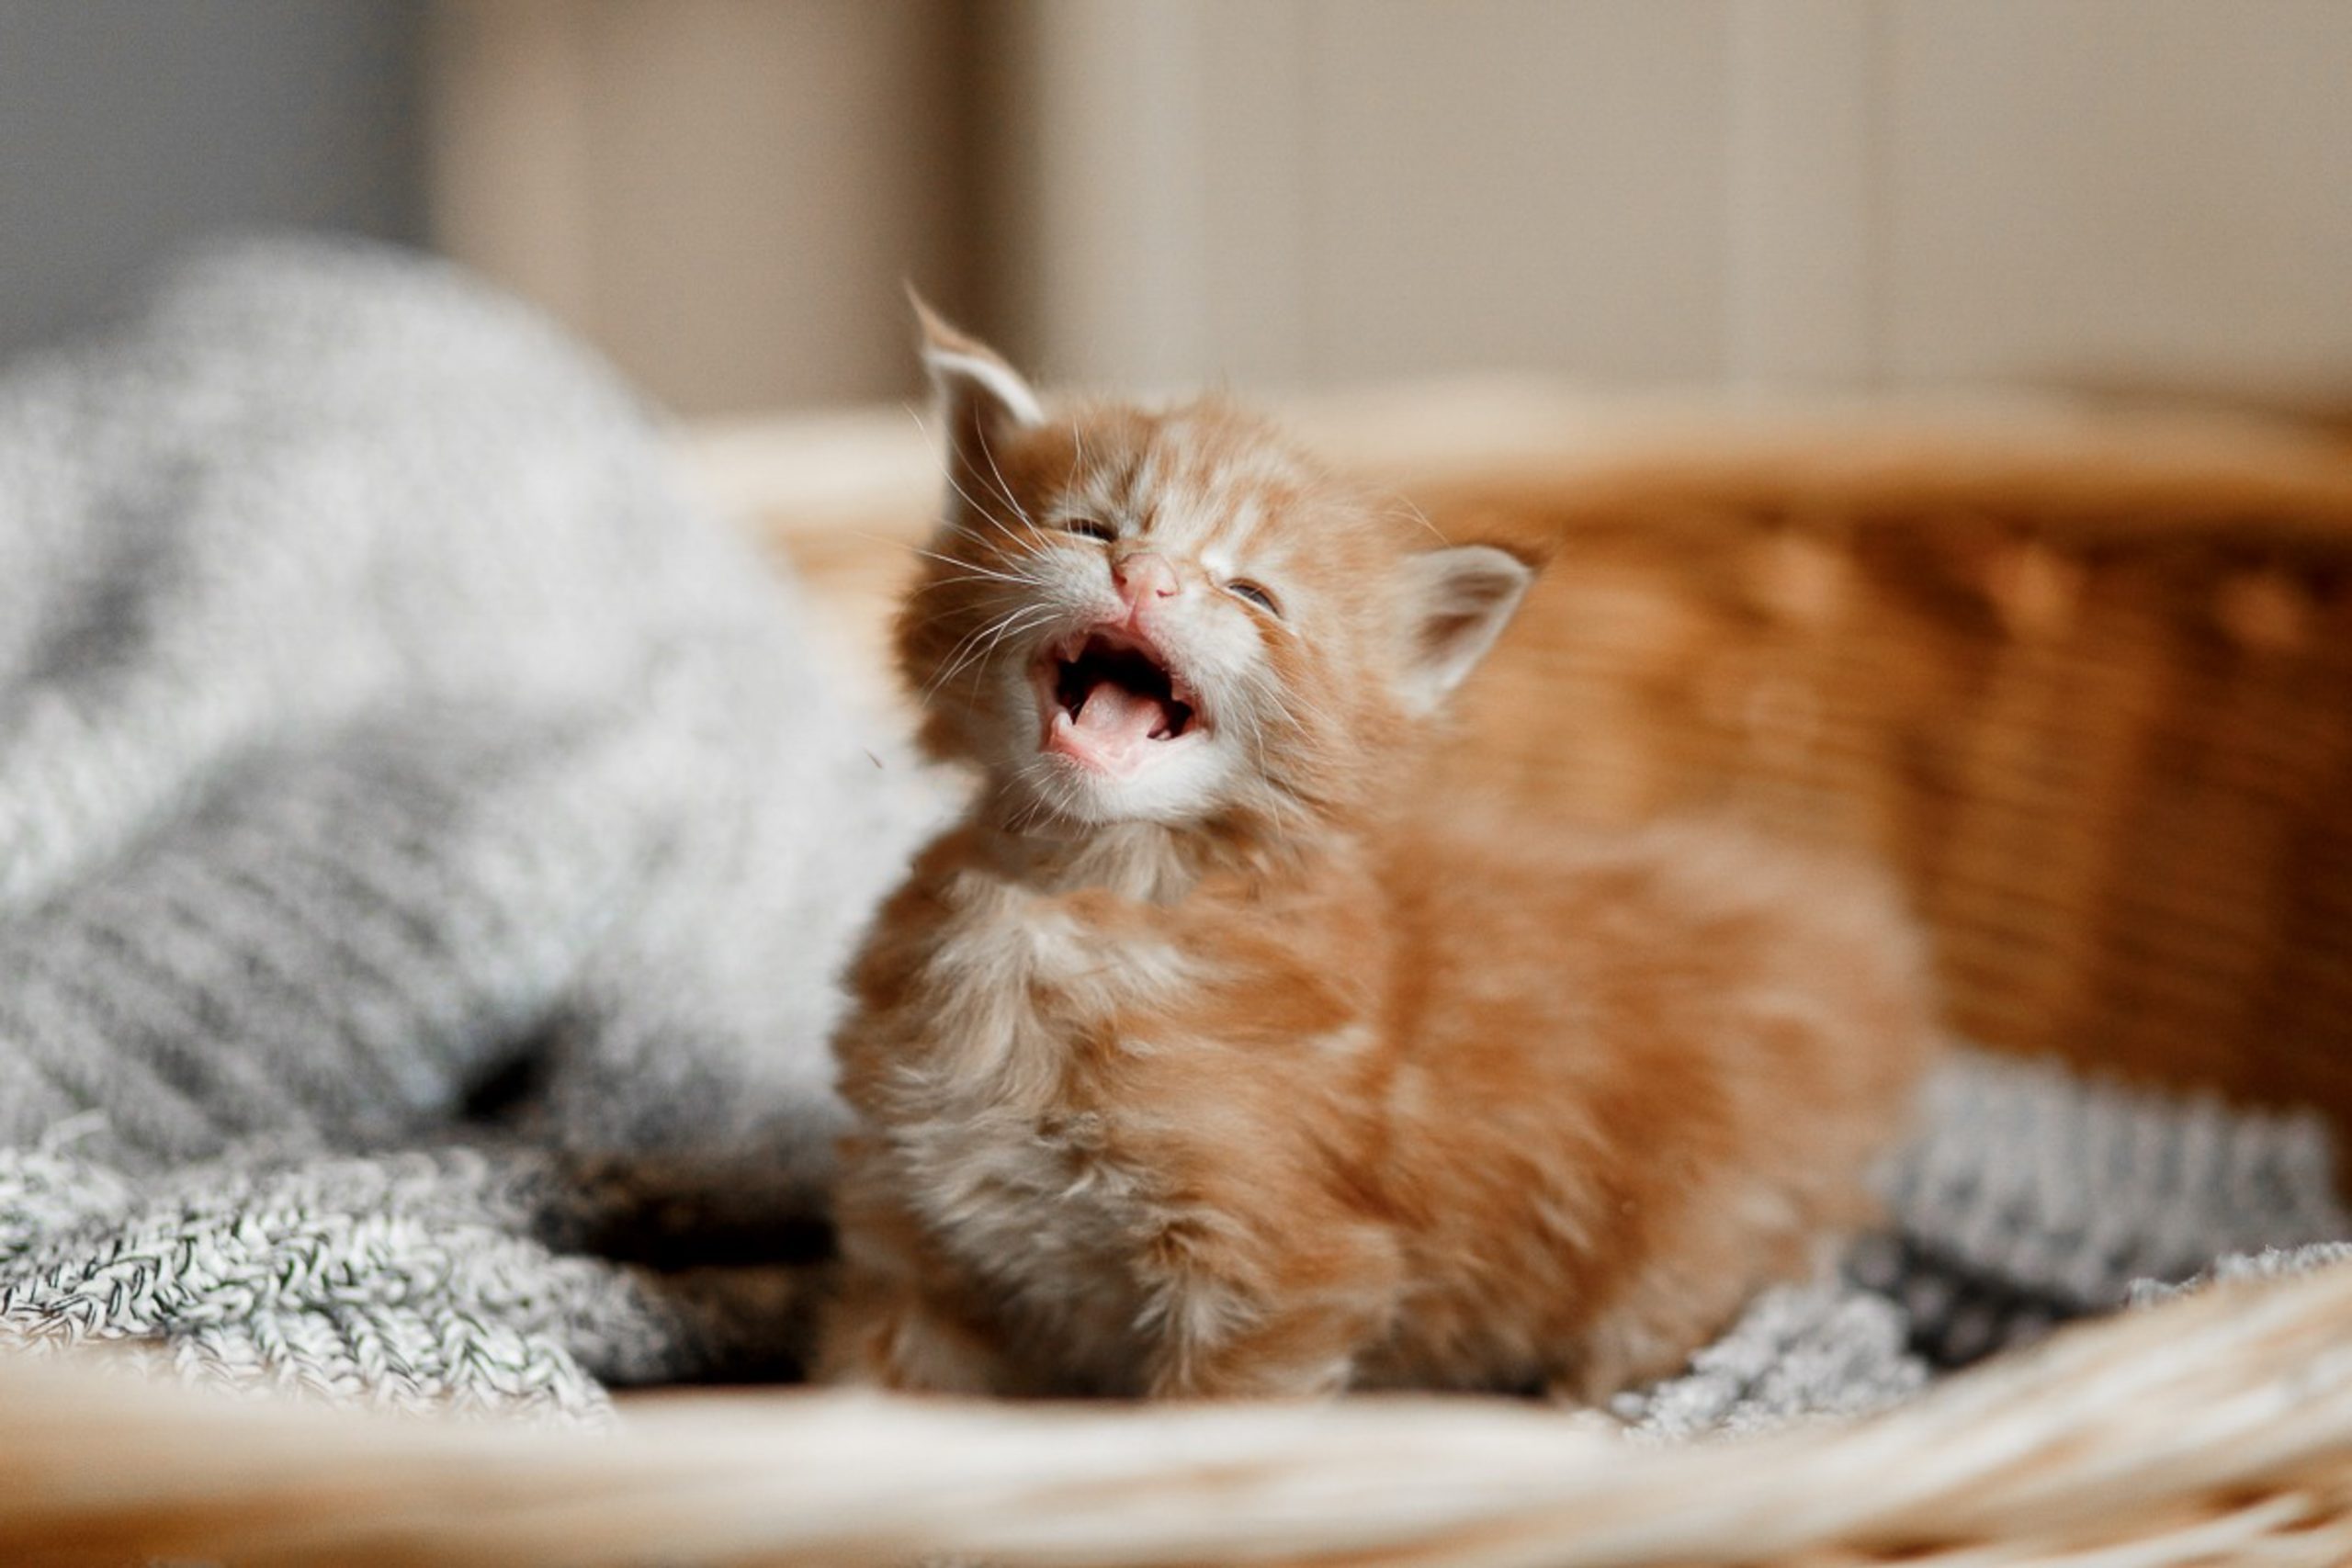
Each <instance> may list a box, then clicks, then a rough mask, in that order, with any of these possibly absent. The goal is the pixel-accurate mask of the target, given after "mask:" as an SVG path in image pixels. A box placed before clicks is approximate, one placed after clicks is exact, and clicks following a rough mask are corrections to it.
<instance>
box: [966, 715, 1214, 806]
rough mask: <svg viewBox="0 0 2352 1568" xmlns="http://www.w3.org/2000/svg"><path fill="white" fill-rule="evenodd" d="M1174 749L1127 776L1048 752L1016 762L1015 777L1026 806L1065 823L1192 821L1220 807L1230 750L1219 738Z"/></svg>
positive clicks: (1210, 737)
mask: <svg viewBox="0 0 2352 1568" xmlns="http://www.w3.org/2000/svg"><path fill="white" fill-rule="evenodd" d="M1170 745H1171V746H1172V747H1173V750H1170V753H1169V754H1168V755H1167V756H1165V757H1162V758H1159V759H1158V760H1156V761H1151V762H1148V763H1147V764H1146V765H1145V766H1143V767H1141V768H1139V769H1137V770H1136V772H1135V773H1131V774H1128V775H1126V776H1125V777H1120V776H1118V775H1115V774H1112V773H1104V772H1103V771H1101V770H1100V769H1096V768H1091V767H1089V766H1087V765H1086V764H1085V763H1083V762H1080V761H1074V760H1073V759H1071V758H1069V757H1067V756H1064V755H1062V754H1060V753H1058V752H1054V751H1047V750H1031V751H1029V752H1027V753H1026V754H1025V755H1023V756H1021V757H1019V758H1017V759H1013V760H1012V761H1013V766H1012V769H1011V773H1012V779H1013V780H1014V782H1015V784H1016V785H1017V787H1018V788H1019V790H1020V793H1021V794H1022V795H1023V796H1025V797H1026V800H1025V804H1032V805H1035V806H1039V807H1043V808H1044V810H1045V811H1046V813H1048V814H1050V815H1051V816H1052V817H1055V818H1060V819H1061V820H1063V821H1068V822H1077V823H1082V824H1086V825H1088V826H1100V825H1103V824H1106V823H1112V822H1184V821H1190V820H1193V819H1194V818H1199V817H1201V816H1204V815H1205V814H1206V813H1207V812H1208V811H1209V810H1210V809H1211V808H1212V807H1214V806H1215V805H1216V796H1217V791H1218V787H1219V786H1220V785H1221V784H1223V783H1224V782H1225V778H1226V773H1227V761H1226V755H1225V747H1224V744H1223V742H1222V741H1221V740H1220V739H1218V738H1217V737H1216V736H1215V735H1203V736H1201V737H1200V738H1199V739H1196V740H1193V741H1191V742H1189V743H1184V744H1177V743H1173V742H1171V743H1170Z"/></svg>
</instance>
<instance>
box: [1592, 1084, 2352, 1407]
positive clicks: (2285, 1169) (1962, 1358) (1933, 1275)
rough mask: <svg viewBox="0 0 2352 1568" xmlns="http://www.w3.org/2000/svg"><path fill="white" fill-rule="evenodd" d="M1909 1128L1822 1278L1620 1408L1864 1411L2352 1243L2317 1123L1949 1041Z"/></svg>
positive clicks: (1784, 1292)
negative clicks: (1879, 1197) (2068, 1335)
mask: <svg viewBox="0 0 2352 1568" xmlns="http://www.w3.org/2000/svg"><path fill="white" fill-rule="evenodd" d="M1920 1120H1921V1131H1920V1134H1919V1135H1918V1136H1917V1138H1916V1139H1915V1140H1914V1141H1913V1143H1912V1144H1911V1145H1910V1146H1908V1147H1906V1148H1905V1149H1904V1150H1903V1151H1902V1152H1901V1153H1900V1154H1899V1155H1898V1156H1896V1157H1894V1159H1893V1160H1891V1161H1889V1162H1888V1165H1887V1167H1886V1168H1885V1170H1884V1171H1883V1179H1882V1181H1881V1187H1882V1190H1883V1192H1884V1194H1885V1198H1886V1203H1887V1213H1888V1220H1889V1222H1890V1223H1889V1224H1888V1226H1887V1228H1886V1229H1885V1230H1884V1231H1883V1232H1881V1233H1879V1234H1877V1235H1870V1236H1866V1237H1864V1238H1863V1239H1862V1240H1861V1241H1860V1243H1858V1244H1857V1245H1856V1246H1855V1247H1852V1248H1851V1249H1850V1250H1849V1253H1848V1254H1847V1256H1846V1257H1845V1258H1844V1259H1843V1260H1842V1263H1841V1265H1840V1266H1839V1267H1838V1269H1836V1270H1835V1273H1834V1277H1832V1278H1830V1279H1827V1280H1823V1281H1821V1282H1819V1283H1816V1284H1814V1285H1811V1286H1806V1287H1788V1288H1784V1289H1781V1290H1776V1291H1771V1292H1767V1293H1766V1294H1765V1295H1764V1296H1762V1297H1761V1298H1759V1299H1758V1301H1757V1302H1756V1303H1755V1304H1754V1305H1753V1306H1752V1307H1751V1308H1750V1310H1749V1311H1748V1312H1747V1314H1746V1315H1745V1316H1744V1317H1743V1318H1742V1319H1741V1320H1740V1322H1739V1323H1738V1324H1737V1325H1735V1326H1734V1328H1733V1329H1732V1331H1731V1332H1730V1333H1729V1334H1727V1335H1726V1336H1724V1338H1723V1339H1722V1340H1720V1341H1718V1342H1717V1343H1716V1344H1715V1345H1713V1346H1712V1347H1710V1348H1708V1349H1707V1350H1705V1351H1703V1352H1702V1353H1701V1354H1700V1355H1699V1356H1698V1357H1697V1358H1696V1359H1694V1361H1693V1363H1692V1365H1691V1369H1690V1371H1689V1372H1688V1373H1687V1374H1686V1375H1684V1376H1682V1377H1679V1378H1675V1379H1671V1380H1669V1381H1668V1382H1664V1383H1660V1384H1658V1385H1657V1386H1655V1387H1653V1388H1649V1389H1646V1390H1643V1391H1641V1392H1639V1393H1633V1394H1628V1395H1626V1396H1624V1397H1623V1398H1621V1399H1620V1400H1618V1401H1617V1402H1616V1406H1615V1411H1614V1413H1615V1414H1616V1415H1617V1416H1619V1417H1620V1418H1622V1419H1623V1420H1624V1421H1625V1422H1626V1423H1628V1424H1629V1425H1630V1426H1632V1427H1634V1429H1635V1430H1636V1431H1638V1432H1641V1433H1644V1434H1645V1435H1648V1436H1652V1437H1657V1438H1682V1437H1691V1436H1697V1435H1702V1434H1706V1433H1714V1432H1739V1431H1752V1430H1757V1429H1759V1428H1763V1427H1772V1426H1777V1425H1780V1424H1781V1423H1783V1422H1786V1421H1789V1420H1792V1419H1796V1418H1799V1417H1807V1416H1832V1415H1857V1414H1860V1413H1863V1412H1866V1411H1870V1410H1874V1409H1880V1408H1883V1407H1884V1406H1886V1405H1889V1404H1894V1403H1896V1402H1898V1401H1900V1400H1901V1399H1903V1398H1904V1397H1905V1396H1906V1395H1908V1394H1911V1393H1916V1392H1917V1390H1918V1389H1920V1388H1921V1387H1923V1386H1924V1385H1925V1384H1926V1383H1927V1382H1928V1380H1929V1379H1930V1378H1931V1377H1933V1376H1934V1375H1935V1374H1936V1373H1937V1372H1939V1371H1946V1370H1949V1369H1951V1368H1953V1367H1958V1366H1963V1365H1966V1364H1967V1363H1969V1362H1971V1361H1973V1360H1976V1359H1981V1358H1982V1357H1985V1356H1987V1355H1991V1354H1993V1353H1995V1352H1996V1351H1999V1350H2003V1349H2007V1348H2014V1347H2017V1346H2019V1345H2022V1344H2025V1343H2028V1342H2030V1341H2031V1340H2033V1339H2035V1338H2037V1337H2041V1335H2043V1334H2045V1333H2047V1332H2048V1331H2049V1330H2050V1329H2051V1328H2052V1327H2053V1326H2054V1325H2058V1324H2060V1323H2063V1322H2064V1321H2067V1320H2068V1319H2072V1318H2075V1317H2080V1316H2083V1315H2086V1314H2091V1313H2098V1312H2104V1311H2108V1310H2111V1309H2113V1308H2116V1307H2119V1306H2123V1305H2126V1304H2131V1303H2143V1302H2147V1301H2152V1300H2157V1299H2161V1298H2162V1296H2163V1295H2164V1294H2165V1293H2166V1292H2167V1291H2168V1290H2169V1289H2170V1288H2172V1287H2173V1286H2174V1285H2175V1284H2177V1283H2178V1282H2182V1281H2188V1280H2202V1279H2205V1278H2211V1277H2216V1276H2219V1277H2234V1276H2236V1275H2239V1274H2243V1273H2247V1272H2264V1273H2279V1272H2288V1271H2292V1270H2295V1269H2309V1268H2317V1267H2322V1266H2324V1265H2326V1264H2329V1263H2332V1262H2335V1261H2337V1260H2338V1259H2340V1258H2345V1257H2346V1256H2347V1254H2352V1248H2346V1247H2343V1246H2341V1245H2337V1244H2339V1243H2342V1242H2344V1241H2346V1240H2347V1239H2352V1213H2347V1212H2346V1209H2345V1207H2344V1205H2343V1203H2342V1202H2341V1201H2340V1200H2339V1199H2338V1198H2337V1196H2336V1183H2335V1151H2334V1147H2333V1145H2332V1144H2331V1141H2330V1139H2329V1137H2328V1134H2327V1130H2326V1128H2325V1127H2324V1124H2323V1123H2322V1122H2320V1121H2319V1119H2318V1118H2317V1117H2316V1116H2313V1115H2310V1114H2301V1113H2297V1114H2266V1113H2261V1112H2256V1111H2231V1110H2226V1109H2224V1108H2223V1107H2222V1105H2221V1104H2220V1103H2219V1102H2217V1101H2215V1100H2210V1099H2202V1098H2197V1099H2188V1100H2179V1099H2174V1098H2170V1097H2167V1096H2165V1095H2162V1094H2157V1093H2154V1092H2151V1091H2147V1090H2142V1089H2124V1088H2120V1087H2118V1086H2115V1085H2110V1084H2098V1083H2086V1082H2083V1081H2081V1080H2079V1079H2076V1078H2075V1077H2070V1076H2068V1075H2067V1074H2066V1073H2064V1072H2063V1071H2062V1070H2060V1069H2059V1068H2057V1067H2055V1066H2050V1065H2047V1064H2041V1063H2019V1062H2013V1061H2007V1060H2001V1059H1997V1058H1994V1057H1989V1056H1985V1055H1979V1054H1976V1053H1973V1052H1965V1051H1956V1052H1954V1053H1953V1054H1952V1055H1951V1059H1950V1060H1949V1061H1948V1062H1947V1063H1946V1065H1945V1066H1943V1067H1942V1069H1941V1070H1940V1071H1939V1072H1938V1074H1937V1075H1936V1076H1935V1077H1934V1078H1933V1080H1932V1081H1931V1082H1930V1083H1929V1085H1928V1093H1927V1094H1926V1096H1925V1097H1924V1107H1923V1112H1922V1115H1921V1119H1920ZM2246 1255H2258V1257H2248V1256H2246Z"/></svg>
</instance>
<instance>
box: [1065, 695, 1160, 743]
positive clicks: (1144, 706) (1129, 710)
mask: <svg viewBox="0 0 2352 1568" xmlns="http://www.w3.org/2000/svg"><path fill="white" fill-rule="evenodd" d="M1076 722H1077V724H1078V728H1080V729H1086V730H1091V731H1093V732H1094V733H1095V734H1097V735H1103V736H1112V735H1125V736H1127V737H1129V738H1131V739H1136V740H1148V739H1150V738H1151V732H1152V731H1153V730H1155V729H1158V728H1159V727H1160V726H1161V725H1163V724H1165V723H1167V722H1168V710H1167V709H1166V708H1164V707H1162V706H1160V704H1159V698H1158V697H1149V696H1146V695H1145V694H1143V693H1141V692H1130V691H1128V690H1127V689H1126V688H1125V686H1122V685H1120V684H1119V683H1118V682H1116V681H1097V682H1095V683H1094V689H1093V690H1092V691H1091V692H1089V693H1087V694H1086V700H1085V701H1084V702H1082V703H1080V705H1079V706H1078V716H1077V720H1076Z"/></svg>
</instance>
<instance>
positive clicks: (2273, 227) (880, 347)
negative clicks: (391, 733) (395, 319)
mask: <svg viewBox="0 0 2352 1568" xmlns="http://www.w3.org/2000/svg"><path fill="white" fill-rule="evenodd" d="M2346 84H2352V0H170V3H168V4H158V3H156V0H70V3H68V0H0V149H5V152H6V155H5V156H0V352H6V351H8V350H12V349H15V348H18V347H21V346H24V345H26V344H30V343H35V342H40V341H44V340H48V339H53V338H55V337H58V336H62V335H64V334H67V333H71V332H74V331H77V330H81V329H82V328H84V327H86V326H87V325H88V324H89V323H90V322H92V321H95V320H97V319H99V318H100V317H101V316H102V315H103V313H104V311H105V310H106V309H107V306H108V303H109V301H111V300H113V299H117V298H119V295H120V294H121V291H122V290H123V288H125V287H126V286H127V285H128V283H129V280H130V278H131V277H132V276H135V275H136V274H137V273H138V272H139V271H141V270H142V269H143V268H145V267H147V266H149V265H153V263H154V262H155V261H156V260H158V259H159V258H161V257H162V256H164V255H165V254H168V253H169V252H170V251H171V250H172V249H174V248H175V247H176V246H178V245H180V244H183V243H186V242H187V241H188V240H189V239H190V238H192V237H196V236H199V235H201V234H204V233H206V232H209V231H214V230H218V229H222V228H239V227H249V226H252V225H254V224H287V223H292V224H298V225H302V226H309V227H327V228H334V229H345V230H354V231H360V232H365V233H369V234H376V235H381V236H384V237H388V238H392V239H396V240H404V241H407V242H410V243H424V244H436V245H439V246H441V247H443V248H445V249H447V250H448V251H449V252H451V253H453V254H456V255H458V256H459V257H461V258H463V259H465V260H467V261H469V262H471V263H473V264H475V265H478V266H480V267H481V268H483V269H484V270H486V271H488V272H490V273H491V274H492V275H493V276H497V277H500V278H502V279H503V280H505V281H507V282H508V283H510V284H512V285H513V286H514V287H515V288H519V289H521V290H522V291H524V292H525V293H526V294H528V295H530V296H532V297H533V298H535V299H539V300H541V301H543V302H544V303H546V304H547V305H548V306H549V307H550V308H552V309H553V310H555V311H557V312H558V313H559V314H560V315H561V316H562V317H564V318H565V319H566V320H568V321H571V322H572V323H573V324H575V325H576V326H577V327H579V328H580V329H581V330H582V331H583V332H584V333H587V334H588V335H589V336H590V337H591V338H592V339H594V341H595V342H596V343H598V344H600V345H602V346H603V347H604V348H605V349H606V350H607V351H608V352H609V353H611V354H612V355H614V356H615V357H616V358H617V359H618V360H619V362H620V363H621V364H622V366H623V367H625V368H626V369H627V370H628V371H629V372H630V373H631V374H633V375H634V376H636V377H637V378H639V379H640V380H641V381H642V382H643V383H644V384H645V385H646V386H647V387H648V388H649V389H651V390H652V391H653V392H654V393H655V394H656V395H657V396H658V397H660V398H661V399H662V400H665V401H667V402H668V403H670V404H671V405H672V406H673V407H675V408H677V409H678V410H680V411H682V412H686V413H689V414H734V413H748V412H763V411H771V410H784V409H793V408H805V407H809V406H812V405H831V404H839V403H843V402H854V401H859V400H875V399H888V398H894V397H901V396H905V395H908V394H910V393H911V392H913V391H914V389H915V386H914V375H913V370H912V367H911V365H910V357H909V355H908V352H907V341H908V330H907V317H906V310H905V307H904V303H903V301H902V299H901V297H900V293H899V284H900V280H901V279H902V278H906V279H911V280H913V281H915V282H916V283H918V284H919V285H920V286H921V287H922V288H924V289H925V290H926V291H928V292H930V293H931V294H932V295H933V296H934V297H935V298H936V299H938V300H939V302H940V303H941V304H942V305H943V306H944V307H945V308H946V309H948V310H950V311H951V312H953V313H955V314H956V315H957V316H959V317H961V318H963V319H964V320H965V321H967V322H968V323H969V324H971V325H972V326H974V327H975V328H977V329H978V330H980V331H982V332H983V333H988V334H989V335H991V336H993V337H996V338H998V339H999V340H1000V341H1001V342H1002V343H1003V344H1004V345H1005V346H1006V347H1007V348H1008V349H1010V350H1011V351H1012V352H1013V353H1014V354H1015V355H1018V356H1019V357H1020V358H1021V359H1022V360H1023V362H1024V363H1026V364H1029V365H1031V366H1032V367H1036V368H1038V369H1039V370H1041V371H1042V372H1043V373H1044V374H1046V376H1048V377H1051V378H1068V379H1077V380H1081V381H1091V382H1115V383H1119V384H1122V385H1134V384H1137V383H1142V384H1148V385H1158V384H1177V383H1193V382H1198V381H1204V380H1220V379H1224V380H1230V381H1232V382H1234V383H1237V384H1240V385H1243V386H1245V387H1250V388H1256V389H1292V388H1304V389H1316V388H1322V387H1328V386H1331V385H1334V384H1338V383H1347V382H1353V381H1358V380H1363V379H1390V378H1414V377H1429V376H1441V375H1447V374H1452V373H1456V372H1464V371H1489V370H1504V371H1511V370H1532V371H1538V372H1543V373H1545V374H1547V375H1552V376H1556V377H1564V378H1569V379H1572V380H1575V381H1579V382H1583V383H1586V384H1589V385H1590V386H1593V387H1596V388H1600V389H1617V388H1623V387H1628V386H1637V385H1639V386H1648V385H1657V386H1672V387H1677V388H1694V387H1695V388H1702V389H1704V388H1713V387H1757V388H1764V389H1779V388H1786V387H1805V388H1825V387H1826V388H1831V389H1864V390H1886V389H1905V388H1910V387H1915V386H1922V385H1941V384H1946V383H1950V382H1954V381H1966V382H1982V381H2001V382H2018V381H2027V382H2035V383H2043V384H2050V383H2057V384H2065V385H2084V384H2090V385H2098V386H2102V387H2123V388H2131V389H2160V390H2177V391H2190V392H2200V393H2207V394H2216V393H2218V394H2222V395H2227V396H2233V397H2238V398H2245V399H2254V400H2275V401H2280V402H2287V403H2294V404H2300V405H2306V406H2320V407H2326V408H2331V409H2335V410H2339V411H2341V410H2345V409H2352V307H2348V306H2347V301H2348V300H2352V91H2347V89H2346Z"/></svg>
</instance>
